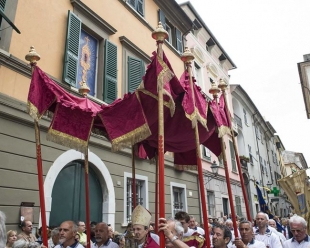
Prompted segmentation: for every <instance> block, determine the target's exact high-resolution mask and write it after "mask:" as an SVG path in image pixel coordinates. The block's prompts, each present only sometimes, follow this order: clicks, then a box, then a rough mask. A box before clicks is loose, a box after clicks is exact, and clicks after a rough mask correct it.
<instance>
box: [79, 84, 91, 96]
mask: <svg viewBox="0 0 310 248" xmlns="http://www.w3.org/2000/svg"><path fill="white" fill-rule="evenodd" d="M80 85H81V87H80V88H79V93H80V94H82V95H83V96H84V97H86V96H87V94H88V93H89V92H90V89H89V87H88V85H87V84H86V82H84V81H83V82H80Z"/></svg>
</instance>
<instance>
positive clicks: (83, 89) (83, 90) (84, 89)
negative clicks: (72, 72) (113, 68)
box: [79, 81, 91, 248]
mask: <svg viewBox="0 0 310 248" xmlns="http://www.w3.org/2000/svg"><path fill="white" fill-rule="evenodd" d="M80 85H81V86H80V88H79V93H80V94H82V95H83V96H84V97H85V98H87V94H88V93H89V92H90V89H89V87H88V86H87V84H86V82H85V81H82V82H80ZM84 167H85V168H84V170H85V172H84V178H85V205H86V206H85V210H86V225H87V226H86V240H87V241H86V242H87V243H86V247H87V248H90V245H91V243H90V201H89V165H88V147H86V150H85V152H84Z"/></svg>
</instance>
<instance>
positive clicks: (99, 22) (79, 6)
mask: <svg viewBox="0 0 310 248" xmlns="http://www.w3.org/2000/svg"><path fill="white" fill-rule="evenodd" d="M71 4H72V6H73V7H74V8H75V9H76V10H77V11H78V12H81V13H83V14H85V15H86V16H87V17H88V18H89V19H90V20H91V21H92V22H93V23H94V24H95V25H96V26H98V27H99V28H102V29H103V30H105V31H106V32H107V33H108V34H109V35H112V34H115V33H116V32H117V30H116V29H115V28H114V27H113V26H111V25H110V24H109V23H108V22H106V21H105V20H104V19H102V18H101V17H100V16H99V15H98V14H96V13H95V12H94V11H93V10H92V9H90V8H89V7H88V6H87V5H85V4H84V3H83V2H81V1H80V0H71Z"/></svg>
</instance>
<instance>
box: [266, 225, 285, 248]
mask: <svg viewBox="0 0 310 248" xmlns="http://www.w3.org/2000/svg"><path fill="white" fill-rule="evenodd" d="M268 224H269V227H268V228H269V229H270V230H271V231H272V232H273V233H275V234H276V235H278V237H279V239H280V241H281V244H283V243H284V242H285V241H286V238H285V237H284V235H283V234H282V233H280V232H278V231H277V224H276V222H275V220H273V219H270V220H269V221H268Z"/></svg>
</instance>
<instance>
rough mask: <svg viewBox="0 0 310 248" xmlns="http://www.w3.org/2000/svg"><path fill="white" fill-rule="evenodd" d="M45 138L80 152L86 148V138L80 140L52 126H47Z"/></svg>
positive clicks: (83, 151)
mask: <svg viewBox="0 0 310 248" xmlns="http://www.w3.org/2000/svg"><path fill="white" fill-rule="evenodd" d="M46 139H47V140H49V141H52V142H54V143H57V144H59V145H63V146H66V147H69V148H72V149H76V150H77V151H80V152H82V153H85V152H86V151H87V149H88V140H87V141H85V140H81V139H79V138H77V137H74V136H71V135H68V134H65V133H63V132H60V131H57V130H54V129H52V128H49V130H48V132H47V136H46Z"/></svg>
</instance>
